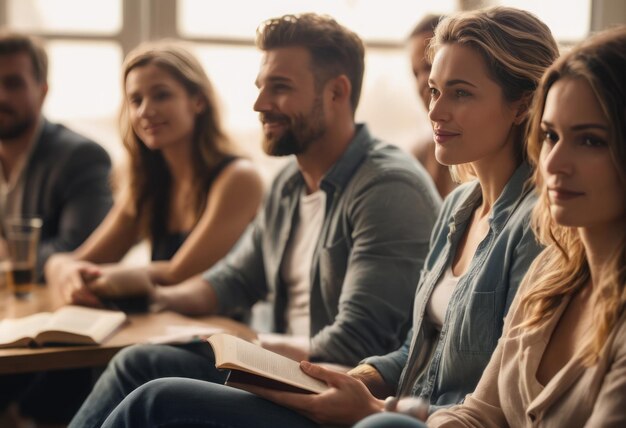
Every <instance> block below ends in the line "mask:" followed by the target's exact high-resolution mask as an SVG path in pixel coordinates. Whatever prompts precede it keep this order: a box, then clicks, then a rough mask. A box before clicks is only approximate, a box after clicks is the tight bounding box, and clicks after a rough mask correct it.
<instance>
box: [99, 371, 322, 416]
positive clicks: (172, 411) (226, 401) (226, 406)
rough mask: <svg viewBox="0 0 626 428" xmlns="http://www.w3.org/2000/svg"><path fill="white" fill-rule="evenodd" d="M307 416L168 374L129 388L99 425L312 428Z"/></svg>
mask: <svg viewBox="0 0 626 428" xmlns="http://www.w3.org/2000/svg"><path fill="white" fill-rule="evenodd" d="M317 426H318V425H317V424H315V423H314V422H313V421H311V420H310V419H307V418H305V417H304V416H302V415H300V414H298V413H296V412H293V411H291V410H289V409H287V408H286V407H282V406H279V405H277V404H274V403H272V402H270V401H267V400H264V399H263V398H260V397H258V396H256V395H254V394H250V393H248V392H245V391H241V390H239V389H236V388H231V387H228V386H224V385H218V384H215V383H209V382H203V381H198V380H192V379H181V378H169V379H158V380H154V381H151V382H149V383H147V384H145V385H143V386H142V387H140V388H137V389H136V390H135V391H133V392H132V393H131V394H130V395H129V396H128V397H126V398H125V399H124V401H122V403H121V404H120V405H119V406H117V407H116V408H115V410H114V411H113V412H112V413H111V414H110V415H109V417H108V418H107V419H106V421H105V422H104V424H103V425H102V427H103V428H104V427H115V428H121V427H214V428H218V427H219V428H250V427H256V428H281V427H285V428H314V427H317Z"/></svg>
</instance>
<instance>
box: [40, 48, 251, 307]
mask: <svg viewBox="0 0 626 428" xmlns="http://www.w3.org/2000/svg"><path fill="white" fill-rule="evenodd" d="M120 124H121V132H122V139H123V143H124V147H125V149H126V152H127V154H128V157H129V166H130V168H129V174H128V183H127V184H128V189H127V190H128V191H127V192H123V196H122V197H120V198H119V200H118V201H117V203H116V204H115V206H114V207H113V209H112V210H111V212H110V213H109V215H108V216H107V217H106V219H105V220H104V221H103V223H102V225H101V226H100V227H99V228H98V229H97V230H96V231H95V232H94V233H93V234H92V235H91V236H90V237H89V239H88V240H87V241H86V242H85V243H84V244H83V245H82V246H81V247H79V248H78V249H77V250H75V251H74V252H72V253H69V254H61V255H58V256H55V257H53V258H51V259H50V261H49V262H48V263H47V265H46V279H47V281H48V283H49V284H51V285H52V286H53V287H56V288H58V289H60V290H61V292H62V293H63V295H64V296H65V299H66V300H67V301H71V302H75V303H82V304H89V305H98V304H99V300H98V298H97V297H96V295H95V294H94V292H93V291H94V290H96V291H97V292H98V294H101V295H105V296H113V297H115V296H123V295H133V294H145V292H146V290H145V287H150V286H151V285H152V284H153V283H156V284H162V285H168V284H175V283H179V282H181V281H183V280H185V279H187V278H189V277H191V276H193V275H195V274H198V273H200V272H202V271H204V270H206V269H207V268H209V267H211V266H212V265H213V264H214V263H215V262H216V261H218V260H219V259H221V258H222V257H223V256H224V255H225V254H226V253H227V252H228V250H229V249H230V248H231V247H232V246H233V244H234V243H235V241H236V240H237V239H238V238H239V236H240V235H241V233H242V232H243V231H244V229H245V228H246V226H247V224H248V223H249V222H250V221H251V220H252V218H253V217H254V216H255V214H256V211H257V209H258V206H259V204H260V201H261V196H262V183H261V178H260V175H259V173H258V172H257V169H256V167H255V166H254V165H253V164H252V162H251V161H249V160H247V159H245V158H243V157H241V156H239V155H238V154H237V153H238V152H237V150H236V148H235V146H234V145H233V143H232V142H231V141H230V139H229V138H228V137H227V136H226V134H225V133H224V131H223V129H222V124H221V122H220V118H219V114H218V106H217V103H216V99H215V94H214V92H213V89H212V86H211V83H210V81H209V79H208V77H207V75H206V74H205V72H204V70H203V68H202V66H201V65H200V63H199V62H198V60H197V59H196V58H195V57H194V56H193V55H191V54H190V53H189V52H188V51H187V50H186V49H184V48H183V47H181V46H180V45H178V44H176V43H172V42H168V41H164V42H161V43H156V44H153V43H149V44H143V45H140V46H139V47H137V48H136V49H135V50H133V51H132V52H131V53H130V54H129V55H128V56H127V58H126V60H125V62H124V65H123V103H122V110H121V115H120ZM123 184H126V183H123ZM141 238H147V239H148V240H149V242H150V244H151V247H152V263H151V264H149V265H148V266H146V267H144V268H137V269H128V268H124V267H122V266H115V265H113V266H106V267H101V266H99V265H101V264H108V263H115V262H118V261H119V260H120V259H121V258H122V257H123V256H124V255H125V254H126V252H127V251H128V250H129V249H130V248H131V247H132V246H133V245H134V244H135V243H137V241H138V240H139V239H141ZM87 283H89V285H90V288H88V287H87V286H86V284H87Z"/></svg>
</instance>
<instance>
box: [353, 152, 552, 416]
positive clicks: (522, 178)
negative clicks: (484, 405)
mask: <svg viewBox="0 0 626 428" xmlns="http://www.w3.org/2000/svg"><path fill="white" fill-rule="evenodd" d="M530 174H531V168H530V167H529V166H528V164H522V165H521V166H520V167H518V168H517V170H516V171H515V172H514V174H513V175H512V176H511V178H510V179H509V182H508V183H507V184H506V186H505V187H504V189H503V191H502V193H501V195H500V196H499V198H498V199H497V200H496V202H495V203H494V205H493V207H492V212H491V215H490V217H489V219H488V222H489V231H488V232H487V236H486V237H485V238H484V239H483V240H482V241H481V242H480V244H479V245H478V247H477V249H476V252H475V254H474V256H473V258H472V260H471V262H470V265H469V267H468V269H467V272H466V273H465V274H464V275H463V276H461V277H460V278H459V281H458V284H457V286H456V288H455V289H454V292H453V293H452V296H451V298H450V301H449V303H448V308H447V310H446V314H445V318H444V322H443V325H442V328H441V331H437V330H436V329H435V328H433V327H432V325H431V324H430V322H429V321H428V320H427V319H425V310H426V306H427V303H428V300H429V299H430V297H431V294H432V292H433V289H434V288H435V286H436V285H437V284H438V282H439V280H440V278H441V277H442V274H443V273H444V271H445V269H446V267H447V266H449V265H450V263H451V261H452V259H453V257H454V255H455V253H456V250H457V248H458V245H459V242H460V240H461V238H462V237H463V234H464V232H465V229H466V227H467V225H468V223H469V221H470V219H471V217H472V214H473V212H474V211H475V210H476V208H477V207H478V206H479V205H480V203H481V198H482V193H481V188H480V185H479V183H478V182H476V181H474V182H471V183H466V184H464V185H462V186H460V187H458V188H457V189H455V190H454V191H453V192H452V193H451V194H450V195H449V196H448V197H447V198H446V200H445V201H444V205H443V208H442V212H441V215H440V216H439V219H438V220H437V224H436V226H435V228H434V230H433V236H432V240H431V248H430V252H429V254H428V257H427V259H426V263H425V265H424V269H423V270H422V272H421V275H420V283H419V285H418V287H417V292H416V295H415V303H414V314H413V329H412V334H411V333H410V334H409V335H408V336H407V339H406V341H405V343H404V345H403V346H402V347H401V348H400V349H398V350H397V351H395V352H392V353H390V354H388V355H385V356H381V357H373V358H368V359H366V360H364V361H363V362H364V363H366V364H371V365H373V366H374V367H376V369H377V370H378V371H379V372H380V373H381V375H382V377H383V379H384V380H385V382H387V383H388V384H389V385H398V390H397V395H399V396H408V395H416V396H421V397H424V398H426V399H428V400H430V403H431V410H436V409H437V406H448V405H452V404H456V403H459V402H461V401H462V400H463V398H464V397H465V395H466V394H468V393H471V392H472V391H473V390H474V388H475V387H476V384H477V383H478V380H479V379H480V377H481V375H482V372H483V370H484V368H485V366H486V365H487V363H488V362H489V359H490V357H491V354H492V353H493V350H494V349H495V347H496V344H497V341H498V339H499V337H500V335H501V334H502V326H503V322H504V317H505V315H506V313H507V311H508V309H509V306H510V305H511V302H512V300H513V297H514V296H515V293H516V292H517V288H518V286H519V284H520V282H521V280H522V278H523V276H524V274H525V273H526V271H527V270H528V268H529V266H530V264H531V263H532V261H533V259H534V258H535V257H536V256H537V255H538V254H539V252H540V251H541V246H540V245H539V244H538V243H537V241H536V239H535V236H534V234H533V232H532V230H531V228H530V214H531V211H532V207H533V205H534V203H535V200H536V195H535V194H534V192H533V188H532V186H531V185H529V184H528V183H527V181H528V178H529V176H530Z"/></svg>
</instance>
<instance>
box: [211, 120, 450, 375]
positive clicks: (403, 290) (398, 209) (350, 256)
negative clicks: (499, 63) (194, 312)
mask: <svg viewBox="0 0 626 428" xmlns="http://www.w3.org/2000/svg"><path fill="white" fill-rule="evenodd" d="M320 187H321V189H322V190H323V191H324V192H326V201H327V202H326V213H325V217H324V222H323V224H322V229H321V233H320V237H319V240H318V242H317V246H316V249H315V252H314V255H313V260H312V265H311V276H310V321H311V322H310V325H311V329H310V337H311V341H310V358H311V360H314V361H328V362H335V363H340V364H345V365H355V364H356V363H358V361H359V360H361V359H362V358H365V357H366V356H368V355H375V354H383V353H387V352H390V351H392V350H393V349H397V348H398V347H399V346H400V345H401V343H402V341H403V340H404V338H405V336H406V332H407V330H408V327H409V326H410V318H411V316H410V314H411V308H412V301H413V296H414V293H415V287H416V284H417V281H418V279H419V272H420V269H421V268H422V266H423V262H424V259H425V257H426V254H427V252H428V243H429V237H430V234H431V232H432V228H433V226H434V224H435V220H436V218H437V215H438V213H439V208H440V198H439V196H438V194H437V192H436V190H435V187H434V185H433V183H432V180H431V179H430V177H429V176H428V174H427V173H426V171H425V170H424V169H423V168H422V167H421V166H420V165H419V164H418V163H417V162H416V161H415V160H414V159H412V158H411V157H410V156H409V155H408V154H406V153H404V152H403V151H401V150H400V149H398V148H396V147H393V146H390V145H387V144H383V143H381V142H379V141H377V140H375V139H373V138H372V137H371V136H370V134H369V132H368V130H367V128H366V127H365V126H364V125H358V126H357V128H356V133H355V136H354V139H353V141H352V142H351V143H350V145H349V146H348V148H347V149H346V151H345V152H344V154H343V155H342V156H341V158H340V159H339V160H338V161H337V162H336V163H335V165H333V166H332V167H331V169H330V170H329V171H328V172H327V173H326V174H325V176H324V178H323V179H322V181H321V184H320ZM304 189H305V183H304V179H303V177H302V174H301V173H300V170H299V169H298V166H297V164H296V162H292V163H290V164H288V165H287V166H286V167H285V168H284V169H283V170H282V171H281V172H280V173H279V174H278V175H277V177H276V178H275V179H274V181H273V183H272V186H271V189H270V192H269V194H268V195H267V197H266V200H265V201H264V204H263V207H262V208H261V211H260V212H259V214H258V215H257V218H256V219H255V220H254V222H253V223H252V224H251V225H250V226H249V228H248V230H247V231H246V233H245V234H244V235H243V236H242V238H241V239H240V240H239V242H238V243H237V245H236V247H235V248H234V249H233V250H232V251H231V252H230V253H229V254H228V255H227V256H226V258H225V259H224V260H222V261H220V263H218V264H217V265H216V266H214V267H213V268H212V269H210V270H209V271H208V272H207V273H206V274H205V275H204V278H205V279H206V280H207V281H208V282H209V283H210V284H211V286H212V287H213V289H214V290H215V293H216V295H217V299H218V306H219V312H220V313H221V314H225V315H230V314H232V313H233V312H237V311H241V310H245V309H248V308H250V307H251V306H252V305H253V304H254V303H255V302H257V301H258V300H260V299H265V298H267V299H268V300H270V301H271V302H272V303H273V312H274V316H273V318H274V319H273V322H274V325H273V330H274V331H276V332H279V333H284V332H285V330H286V322H285V308H286V303H287V302H286V296H287V293H286V287H287V284H285V282H284V281H283V279H282V278H281V275H280V272H281V270H280V265H281V262H282V260H283V255H284V251H285V247H286V246H287V243H288V241H289V238H290V235H291V232H292V230H294V228H295V225H296V224H295V222H296V221H297V217H298V216H297V215H296V214H297V212H298V211H297V210H298V202H299V199H300V198H299V196H300V195H301V194H302V192H303V190H304Z"/></svg>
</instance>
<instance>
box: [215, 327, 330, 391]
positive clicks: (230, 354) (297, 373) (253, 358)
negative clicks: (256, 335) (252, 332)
mask: <svg viewBox="0 0 626 428" xmlns="http://www.w3.org/2000/svg"><path fill="white" fill-rule="evenodd" d="M217 336H222V337H223V339H222V340H219V341H218V343H219V342H221V346H222V355H221V356H222V358H223V362H225V363H235V365H239V366H240V367H242V368H244V369H246V370H248V371H250V372H252V373H256V374H259V375H261V376H265V377H268V378H270V379H276V380H279V381H281V382H284V383H287V384H289V385H293V386H297V387H299V388H303V389H308V390H310V391H313V392H323V391H325V390H326V389H328V386H327V385H326V384H325V383H324V382H322V381H319V380H317V379H315V378H312V377H311V376H309V375H307V374H305V373H304V372H302V370H301V369H300V364H299V363H298V362H296V361H294V360H291V359H289V358H287V357H283V356H282V355H279V354H276V353H275V352H271V351H268V350H267V349H263V348H261V347H260V346H257V345H254V344H252V343H250V342H246V341H245V340H243V339H239V338H238V337H235V336H231V335H226V334H224V335H216V336H213V337H217ZM213 337H212V338H213ZM212 338H211V339H209V342H210V343H213V342H212ZM216 357H219V353H216ZM219 362H220V363H221V362H222V361H219ZM229 368H232V367H229Z"/></svg>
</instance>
